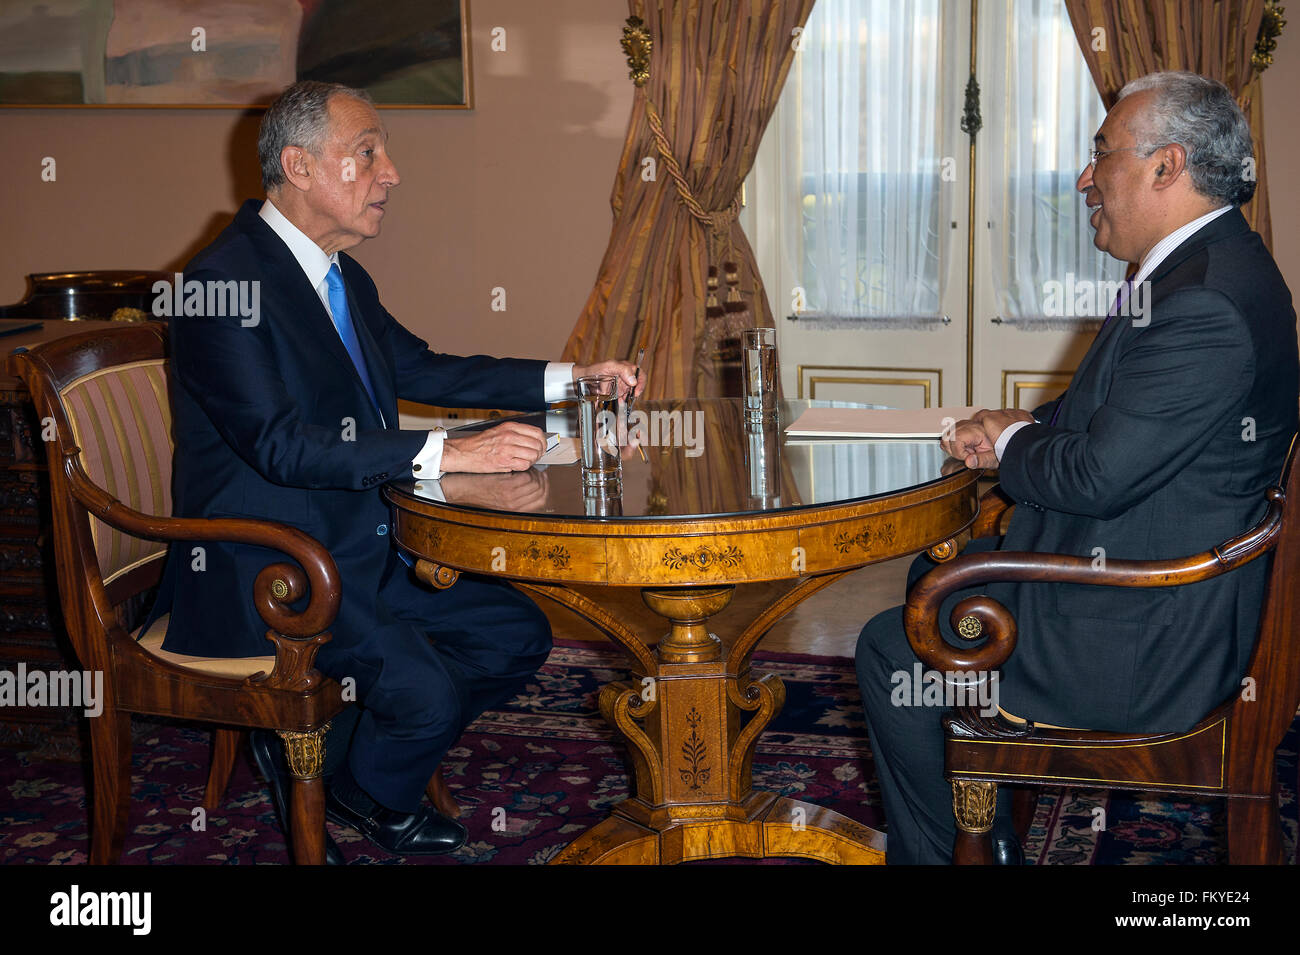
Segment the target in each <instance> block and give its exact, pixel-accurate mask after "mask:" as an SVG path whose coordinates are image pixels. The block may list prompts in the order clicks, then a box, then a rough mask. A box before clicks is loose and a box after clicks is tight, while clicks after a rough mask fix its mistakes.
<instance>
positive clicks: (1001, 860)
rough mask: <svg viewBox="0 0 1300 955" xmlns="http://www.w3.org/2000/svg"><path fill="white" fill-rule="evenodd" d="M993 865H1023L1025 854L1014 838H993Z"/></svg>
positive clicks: (1017, 840) (1018, 841)
mask: <svg viewBox="0 0 1300 955" xmlns="http://www.w3.org/2000/svg"><path fill="white" fill-rule="evenodd" d="M993 864H994V865H1024V864H1025V852H1024V850H1023V849H1021V848H1020V840H1019V839H1017V838H1016V837H1015V836H1002V837H994V839H993Z"/></svg>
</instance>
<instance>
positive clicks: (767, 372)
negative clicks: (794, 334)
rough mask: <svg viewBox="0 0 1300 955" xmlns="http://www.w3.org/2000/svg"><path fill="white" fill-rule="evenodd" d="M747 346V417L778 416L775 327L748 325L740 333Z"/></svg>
mask: <svg viewBox="0 0 1300 955" xmlns="http://www.w3.org/2000/svg"><path fill="white" fill-rule="evenodd" d="M740 340H741V345H742V346H744V356H743V357H744V364H745V419H746V420H747V421H753V422H764V421H773V420H775V419H776V329H774V328H747V329H745V330H744V331H742V332H741V333H740Z"/></svg>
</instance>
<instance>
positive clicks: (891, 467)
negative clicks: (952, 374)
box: [392, 398, 961, 520]
mask: <svg viewBox="0 0 1300 955" xmlns="http://www.w3.org/2000/svg"><path fill="white" fill-rule="evenodd" d="M634 407H635V411H634V414H633V417H632V428H631V434H630V437H631V438H632V439H633V440H632V441H630V442H629V443H627V444H625V445H624V446H623V447H621V448H620V449H619V450H620V457H621V459H622V478H621V482H620V485H619V487H618V488H617V489H614V488H596V489H593V488H584V487H583V481H582V474H581V471H582V469H581V465H580V463H579V461H578V455H579V454H580V449H579V448H578V440H579V439H578V409H577V407H576V406H575V407H571V408H559V409H557V410H553V411H549V412H546V413H544V414H540V413H539V414H533V415H521V416H518V417H517V418H514V419H513V420H520V421H524V422H527V423H529V424H534V425H536V426H537V427H539V428H543V429H544V430H545V431H547V432H548V433H551V434H555V435H557V436H558V438H557V444H556V447H555V449H554V450H552V451H550V452H548V453H547V456H546V457H545V458H543V459H542V462H539V463H538V464H537V465H534V466H533V467H532V468H530V469H529V470H527V471H521V472H513V473H509V474H445V475H443V477H442V479H441V480H440V481H429V480H424V481H413V480H406V481H395V482H393V483H392V487H393V488H394V489H395V490H397V491H399V492H404V493H407V494H410V495H413V496H415V497H416V498H419V499H421V500H427V501H435V502H445V503H447V504H453V505H455V506H457V507H467V508H473V509H477V510H484V511H508V512H511V513H521V512H532V513H536V514H538V515H539V516H541V515H554V516H556V517H576V518H582V517H588V518H600V519H610V520H625V519H662V518H665V517H705V516H743V515H745V514H762V513H770V512H774V511H790V510H796V509H799V508H805V507H813V506H825V505H828V504H839V503H846V502H850V501H860V500H863V499H865V498H871V497H877V496H880V495H887V494H894V493H897V492H900V491H904V490H908V489H911V488H916V487H921V486H923V485H926V484H930V483H933V482H935V481H938V480H939V479H940V478H942V477H943V476H944V475H945V474H946V473H949V472H951V470H952V469H954V468H956V469H960V468H961V465H960V463H959V462H956V461H953V460H951V459H949V458H948V457H947V455H945V454H944V453H943V451H941V450H940V448H939V442H938V441H937V440H936V439H934V438H925V439H903V438H888V439H871V438H847V437H805V436H797V435H789V434H786V433H785V428H786V427H787V426H788V425H789V424H790V423H792V422H794V421H795V420H797V419H798V417H799V416H800V415H801V414H802V413H803V412H804V411H805V410H807V409H808V408H830V407H837V408H871V407H880V406H873V405H863V404H854V403H851V402H831V401H816V400H799V401H787V402H784V403H782V404H781V405H780V406H779V408H778V417H777V420H776V421H774V422H770V423H768V424H766V425H758V424H752V423H750V422H747V421H746V420H745V417H744V410H743V408H742V406H741V399H739V398H701V399H687V400H668V401H638V402H637V403H636V405H635V406H634ZM498 423H499V421H485V422H478V423H476V424H473V425H467V426H466V427H465V428H464V429H457V430H478V429H482V428H486V427H490V426H491V425H494V424H498ZM453 434H454V432H453ZM627 437H628V436H627V435H625V436H624V437H623V438H620V443H621V442H622V441H623V440H625V439H626V438H627ZM636 441H639V442H640V450H641V451H644V453H645V456H644V459H643V458H642V455H641V453H640V451H638V450H637V446H636V444H635V443H634V442H636ZM547 462H550V463H547ZM561 462H565V463H561ZM945 462H946V466H945Z"/></svg>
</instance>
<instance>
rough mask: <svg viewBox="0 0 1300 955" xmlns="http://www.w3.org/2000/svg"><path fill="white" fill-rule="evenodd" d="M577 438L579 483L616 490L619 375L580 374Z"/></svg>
mask: <svg viewBox="0 0 1300 955" xmlns="http://www.w3.org/2000/svg"><path fill="white" fill-rule="evenodd" d="M576 387H577V392H578V438H579V442H578V443H579V444H580V445H581V446H582V486H583V487H584V488H597V487H599V488H606V489H609V490H611V491H616V490H617V489H618V488H620V487H621V486H622V483H623V459H622V457H620V455H619V449H618V424H619V421H618V378H616V377H615V376H614V375H592V376H590V377H587V378H579V379H578V380H577V382H576Z"/></svg>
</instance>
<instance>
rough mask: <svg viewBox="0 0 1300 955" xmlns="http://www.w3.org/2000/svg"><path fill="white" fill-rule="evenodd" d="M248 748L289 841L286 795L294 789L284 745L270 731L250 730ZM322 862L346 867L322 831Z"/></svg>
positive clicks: (326, 832)
mask: <svg viewBox="0 0 1300 955" xmlns="http://www.w3.org/2000/svg"><path fill="white" fill-rule="evenodd" d="M248 745H249V747H250V748H251V749H252V750H253V762H255V763H257V768H258V769H259V770H260V771H261V773H262V775H263V776H265V777H266V781H267V782H268V783H270V784H271V802H272V803H274V804H275V815H276V817H277V818H278V819H279V820H280V831H281V832H282V833H284V837H285V839H291V838H292V836H291V835H290V832H291V828H290V825H289V792H290V789H291V787H292V786H293V777H292V776H290V775H289V766H288V764H287V763H286V762H285V761H284V749H283V744H282V743H281V742H280V737H279V736H277V735H276V734H275V733H273V732H271V731H270V730H253V731H252V732H251V733H249V734H248ZM325 862H326V864H328V865H346V864H347V863H346V862H345V861H344V860H343V853H342V852H340V851H339V847H338V845H336V844H335V842H334V840H333V839H332V838H330V834H329V830H328V829H327V830H326V831H325Z"/></svg>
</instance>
